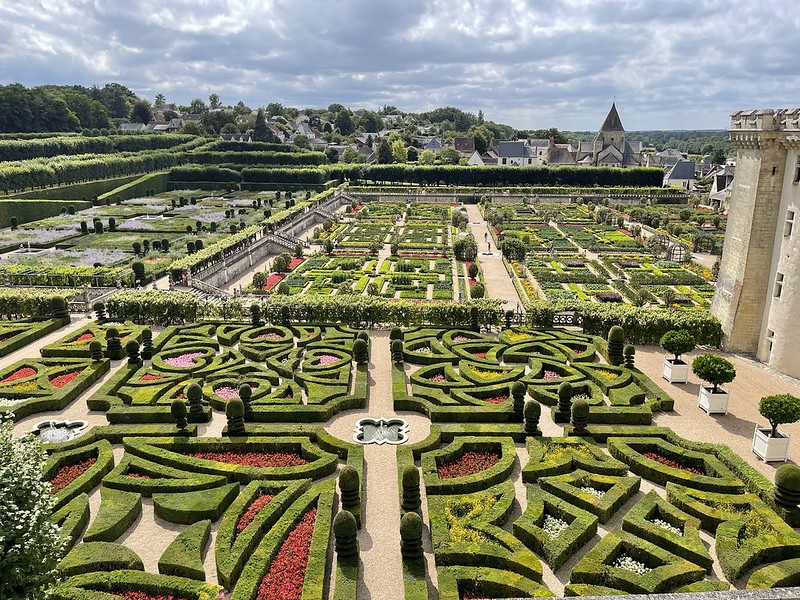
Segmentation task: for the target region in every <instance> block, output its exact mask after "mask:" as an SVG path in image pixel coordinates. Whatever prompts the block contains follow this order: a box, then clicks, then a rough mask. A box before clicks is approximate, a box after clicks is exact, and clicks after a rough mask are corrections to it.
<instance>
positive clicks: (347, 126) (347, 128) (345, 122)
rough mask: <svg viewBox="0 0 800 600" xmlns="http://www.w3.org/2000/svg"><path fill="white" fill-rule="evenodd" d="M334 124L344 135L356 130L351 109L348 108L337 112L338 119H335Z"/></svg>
mask: <svg viewBox="0 0 800 600" xmlns="http://www.w3.org/2000/svg"><path fill="white" fill-rule="evenodd" d="M333 124H334V125H335V126H336V128H337V129H338V130H339V133H341V134H342V135H350V134H351V133H353V132H354V131H355V130H356V127H355V125H354V124H353V117H351V116H350V111H349V110H347V109H346V108H345V109H344V110H340V111H339V112H338V113H336V119H334V121H333Z"/></svg>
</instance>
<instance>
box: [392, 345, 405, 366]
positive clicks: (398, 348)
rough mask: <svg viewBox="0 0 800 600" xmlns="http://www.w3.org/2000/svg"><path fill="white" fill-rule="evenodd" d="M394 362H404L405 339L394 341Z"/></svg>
mask: <svg viewBox="0 0 800 600" xmlns="http://www.w3.org/2000/svg"><path fill="white" fill-rule="evenodd" d="M392 362H396V363H401V362H403V340H393V341H392Z"/></svg>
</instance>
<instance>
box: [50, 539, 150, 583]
mask: <svg viewBox="0 0 800 600" xmlns="http://www.w3.org/2000/svg"><path fill="white" fill-rule="evenodd" d="M118 570H131V571H144V563H142V559H141V558H139V556H138V555H137V554H136V553H135V552H134V551H133V550H131V549H130V548H128V547H127V546H123V545H122V544H115V543H113V542H99V541H96V542H84V543H83V544H78V545H77V546H75V548H73V549H72V551H71V552H70V553H69V554H67V555H66V556H65V557H64V559H63V560H62V561H61V562H60V563H59V565H58V571H59V573H60V574H61V575H63V576H64V577H71V576H73V575H80V574H82V573H93V572H95V571H118Z"/></svg>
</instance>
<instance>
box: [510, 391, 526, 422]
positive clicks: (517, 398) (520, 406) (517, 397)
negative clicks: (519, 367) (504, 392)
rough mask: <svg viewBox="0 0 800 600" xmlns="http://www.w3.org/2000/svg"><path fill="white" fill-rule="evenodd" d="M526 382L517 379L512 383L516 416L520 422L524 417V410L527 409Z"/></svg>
mask: <svg viewBox="0 0 800 600" xmlns="http://www.w3.org/2000/svg"><path fill="white" fill-rule="evenodd" d="M526 391H527V390H526V388H525V384H524V383H522V382H521V381H515V382H514V383H512V384H511V397H512V398H513V399H514V417H515V419H516V420H517V421H519V422H520V423H521V422H522V419H523V414H522V413H523V411H524V409H525V393H526Z"/></svg>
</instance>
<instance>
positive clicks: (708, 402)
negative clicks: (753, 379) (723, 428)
mask: <svg viewBox="0 0 800 600" xmlns="http://www.w3.org/2000/svg"><path fill="white" fill-rule="evenodd" d="M692 373H694V374H695V375H697V376H698V377H699V378H700V379H702V380H703V381H707V382H708V383H710V384H711V385H712V386H713V387H708V386H705V385H701V386H700V394H699V396H698V406H699V407H700V408H702V409H703V410H704V411H706V412H707V413H708V414H710V415H711V414H723V415H724V414H727V413H728V392H726V391H724V390H723V389H722V388H720V387H719V386H721V385H722V384H724V383H730V382H731V381H733V379H734V378H735V377H736V369H735V368H734V366H733V364H732V363H731V362H730V361H729V360H726V359H724V358H722V357H721V356H720V355H718V354H704V355H703V356H698V357H697V358H695V359H694V361H692Z"/></svg>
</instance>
